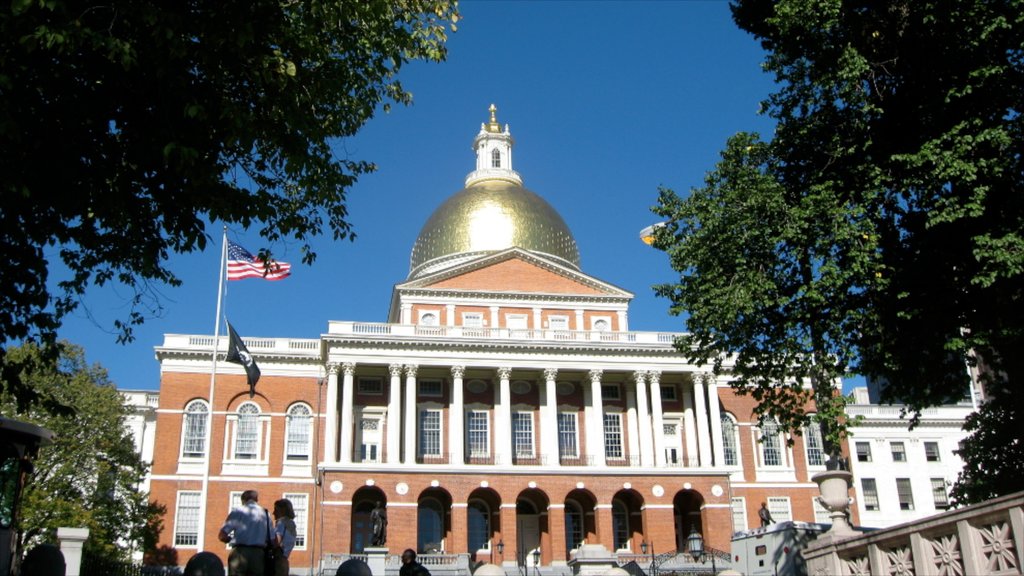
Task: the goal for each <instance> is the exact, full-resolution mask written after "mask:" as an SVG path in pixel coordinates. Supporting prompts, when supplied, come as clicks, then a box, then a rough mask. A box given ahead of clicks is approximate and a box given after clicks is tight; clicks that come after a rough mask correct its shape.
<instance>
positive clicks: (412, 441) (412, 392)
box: [402, 364, 417, 464]
mask: <svg viewBox="0 0 1024 576" xmlns="http://www.w3.org/2000/svg"><path fill="white" fill-rule="evenodd" d="M416 368H417V367H416V366H415V365H413V364H408V365H406V366H405V407H404V412H403V415H404V416H405V436H404V437H403V438H402V440H404V441H405V453H404V454H403V455H402V456H403V457H402V463H403V464H415V463H416V436H417V430H416Z"/></svg>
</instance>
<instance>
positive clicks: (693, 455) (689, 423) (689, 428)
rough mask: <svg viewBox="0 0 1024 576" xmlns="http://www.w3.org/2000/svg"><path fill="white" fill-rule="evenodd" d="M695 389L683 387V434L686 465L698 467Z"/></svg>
mask: <svg viewBox="0 0 1024 576" xmlns="http://www.w3.org/2000/svg"><path fill="white" fill-rule="evenodd" d="M694 377H696V376H694ZM692 391H693V387H692V386H683V433H684V434H685V435H686V465H687V466H691V467H692V466H697V465H698V462H699V460H698V458H697V425H696V423H695V422H694V416H693V392H692Z"/></svg>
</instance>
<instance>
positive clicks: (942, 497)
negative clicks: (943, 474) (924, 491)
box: [931, 478, 949, 510]
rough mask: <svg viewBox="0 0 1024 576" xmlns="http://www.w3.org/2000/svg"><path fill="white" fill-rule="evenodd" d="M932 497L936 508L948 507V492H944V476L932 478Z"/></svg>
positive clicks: (944, 508) (943, 508)
mask: <svg viewBox="0 0 1024 576" xmlns="http://www.w3.org/2000/svg"><path fill="white" fill-rule="evenodd" d="M931 483H932V499H933V500H934V502H935V509H936V510H946V509H948V508H949V494H948V493H947V492H946V479H945V478H932V479H931Z"/></svg>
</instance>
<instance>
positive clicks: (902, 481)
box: [896, 478, 914, 510]
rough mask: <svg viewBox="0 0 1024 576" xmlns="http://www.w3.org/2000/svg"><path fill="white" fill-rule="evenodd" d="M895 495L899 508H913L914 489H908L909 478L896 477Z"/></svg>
mask: <svg viewBox="0 0 1024 576" xmlns="http://www.w3.org/2000/svg"><path fill="white" fill-rule="evenodd" d="M896 495H897V496H898V497H899V499H900V510H913V509H914V491H913V490H911V489H910V478H897V479H896Z"/></svg>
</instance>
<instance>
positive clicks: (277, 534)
mask: <svg viewBox="0 0 1024 576" xmlns="http://www.w3.org/2000/svg"><path fill="white" fill-rule="evenodd" d="M295 535H296V530H295V508H294V507H293V506H292V501H291V500H288V499H287V498H282V499H281V500H278V501H277V502H274V547H275V548H276V550H275V551H274V575H275V576H288V569H289V564H288V557H289V556H291V553H292V548H295Z"/></svg>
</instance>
